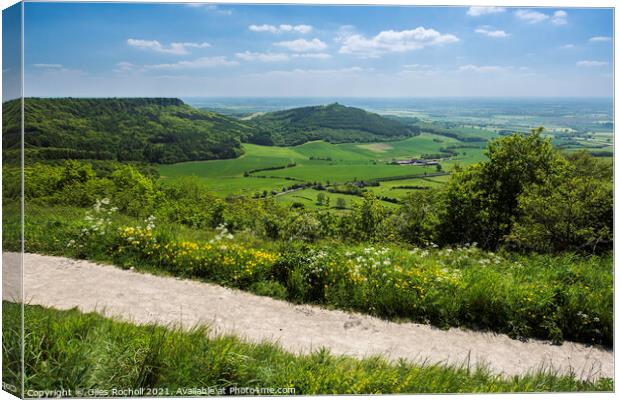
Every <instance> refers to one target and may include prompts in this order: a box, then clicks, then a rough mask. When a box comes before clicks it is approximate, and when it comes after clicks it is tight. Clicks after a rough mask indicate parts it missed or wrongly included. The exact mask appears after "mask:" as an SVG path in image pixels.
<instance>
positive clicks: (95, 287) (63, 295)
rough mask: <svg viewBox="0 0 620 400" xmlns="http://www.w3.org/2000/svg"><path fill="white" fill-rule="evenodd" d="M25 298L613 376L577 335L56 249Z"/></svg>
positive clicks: (249, 332) (503, 365) (258, 332)
mask: <svg viewBox="0 0 620 400" xmlns="http://www.w3.org/2000/svg"><path fill="white" fill-rule="evenodd" d="M18 257H19V254H18V253H3V261H4V263H3V264H4V267H3V279H4V284H3V289H4V290H3V298H4V299H7V300H12V299H14V298H15V297H16V295H17V293H18V289H17V288H18V287H19V274H17V273H16V272H17V269H16V268H11V265H15V263H16V261H17V260H18ZM24 268H25V271H24V299H25V301H26V303H27V304H39V305H43V306H48V307H55V308H58V309H69V308H73V307H78V308H79V309H80V310H81V311H84V312H89V311H96V312H99V313H101V314H103V315H105V316H113V317H118V318H121V319H124V320H129V321H133V322H136V323H151V322H153V323H158V324H163V325H177V326H178V325H181V326H182V327H190V326H193V325H195V324H209V325H211V327H212V329H213V332H214V333H231V334H234V335H237V336H239V337H241V338H244V339H246V340H249V341H255V342H258V341H263V340H268V341H272V342H278V343H279V344H280V345H281V346H282V347H284V348H285V349H287V350H289V351H293V352H308V351H311V350H315V349H318V348H320V347H326V348H328V349H330V350H331V351H332V352H333V353H335V354H347V355H351V356H355V357H363V356H368V355H374V354H381V355H383V356H386V357H388V358H390V359H398V358H406V359H409V360H411V361H424V360H426V361H428V362H433V363H435V362H448V363H453V364H454V363H456V364H458V363H467V362H468V361H469V362H470V364H471V365H472V366H473V365H475V364H476V363H478V362H480V363H485V364H486V365H488V366H489V367H490V368H491V369H492V370H493V371H494V372H496V373H502V374H506V375H520V374H524V373H526V372H528V371H532V370H536V369H538V368H540V367H545V368H552V369H554V370H557V371H560V372H562V373H566V372H568V371H571V370H572V371H574V372H575V373H576V374H577V376H579V377H581V378H583V379H593V378H598V377H613V370H614V359H613V351H612V350H609V349H602V348H598V347H592V346H586V345H582V344H579V343H571V342H565V343H564V344H562V345H561V346H555V345H551V344H549V343H548V342H545V341H538V340H529V341H528V342H521V341H518V340H512V339H510V338H509V337H508V336H506V335H498V334H493V333H487V332H476V331H468V330H462V329H457V328H453V329H450V330H447V331H446V330H440V329H436V328H433V327H431V326H428V325H422V324H415V323H394V322H388V321H384V320H381V319H378V318H374V317H370V316H365V315H361V314H357V313H350V312H343V311H335V310H326V309H323V308H320V307H314V306H298V305H292V304H290V303H287V302H285V301H278V300H274V299H271V298H268V297H261V296H256V295H253V294H250V293H246V292H242V291H239V290H232V289H227V288H224V287H221V286H218V285H213V284H207V283H201V282H196V281H191V280H181V279H175V278H170V277H161V276H154V275H150V274H143V273H138V272H134V271H128V270H123V269H120V268H117V267H114V266H109V265H99V264H95V263H92V262H88V261H78V260H72V259H68V258H62V257H52V256H43V255H38V254H26V255H25V256H24Z"/></svg>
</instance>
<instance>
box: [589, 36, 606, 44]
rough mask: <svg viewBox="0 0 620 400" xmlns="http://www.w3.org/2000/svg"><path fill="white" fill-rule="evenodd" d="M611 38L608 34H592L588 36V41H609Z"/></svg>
mask: <svg viewBox="0 0 620 400" xmlns="http://www.w3.org/2000/svg"><path fill="white" fill-rule="evenodd" d="M609 41H611V38H610V37H609V36H593V37H591V38H590V42H593V43H595V42H609Z"/></svg>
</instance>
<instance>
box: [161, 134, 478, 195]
mask: <svg viewBox="0 0 620 400" xmlns="http://www.w3.org/2000/svg"><path fill="white" fill-rule="evenodd" d="M459 146H468V148H459ZM472 146H475V145H472V144H469V145H468V144H464V143H463V142H460V141H459V140H456V139H453V138H449V137H445V136H440V135H435V134H430V133H424V134H421V135H419V136H415V137H411V138H408V139H406V140H398V141H392V142H380V143H364V144H359V143H344V144H331V143H327V142H324V141H313V142H308V143H305V144H303V145H299V146H291V147H277V146H260V145H254V144H244V145H243V149H244V151H245V153H244V154H243V155H242V156H241V157H239V158H236V159H228V160H211V161H196V162H185V163H178V164H172V165H161V166H160V167H159V171H160V173H161V175H162V177H164V178H167V179H172V178H178V177H183V176H196V177H200V178H202V179H203V181H204V183H205V185H206V186H207V187H208V188H209V189H210V190H212V191H213V192H215V193H218V194H220V195H222V196H229V195H254V194H262V193H263V192H265V191H266V192H268V193H271V192H272V191H275V192H278V193H281V194H282V195H281V196H279V197H280V198H279V200H280V201H287V202H296V201H299V202H302V203H304V204H306V205H310V204H309V203H313V202H314V201H315V200H316V193H314V192H316V191H315V190H311V189H308V190H307V191H306V192H305V193H304V194H303V195H302V194H300V193H299V191H297V192H293V193H282V192H287V191H288V190H290V188H289V187H290V186H291V185H294V184H298V185H299V184H309V183H320V184H322V185H330V184H344V183H347V182H356V181H369V180H375V179H378V180H384V179H385V180H389V182H390V183H389V184H387V183H385V185H386V188H388V189H385V190H384V188H383V185H384V183H382V184H381V186H380V187H371V188H369V190H373V191H376V192H377V193H378V194H381V195H384V196H389V197H402V196H403V195H404V194H405V193H406V190H404V189H401V190H398V192H399V194H398V195H397V196H392V195H393V194H394V193H389V194H388V192H389V191H390V190H389V188H391V187H394V186H407V185H411V186H429V184H428V182H425V183H420V184H418V183H411V182H410V181H409V180H410V179H412V178H417V177H424V175H426V174H433V173H436V172H437V167H436V166H434V165H431V166H417V165H416V166H414V165H393V164H391V162H392V161H394V160H404V159H411V158H420V157H422V156H424V155H427V156H429V155H434V156H437V158H438V159H440V163H441V164H442V167H443V168H444V169H446V170H449V169H451V168H452V167H453V166H454V164H455V163H461V164H469V163H472V162H476V161H479V160H480V159H482V157H483V156H482V149H481V148H469V147H472ZM446 148H451V151H453V152H455V153H456V155H453V156H451V157H450V153H446V152H442V150H445V149H446ZM452 148H453V149H452ZM452 154H454V153H452ZM441 155H444V157H442V158H439V156H441ZM391 179H395V180H394V181H392V180H391ZM396 180H397V181H398V182H401V184H400V185H399V184H396V183H394V182H396ZM438 182H441V181H438ZM437 184H441V183H436V184H434V186H436V185H437ZM273 194H275V193H273ZM334 196H335V195H334ZM305 197H307V198H311V199H312V202H310V201H309V200H306V199H305ZM332 197H333V196H332ZM339 197H344V198H345V199H347V200H352V199H354V198H355V197H356V196H351V195H339Z"/></svg>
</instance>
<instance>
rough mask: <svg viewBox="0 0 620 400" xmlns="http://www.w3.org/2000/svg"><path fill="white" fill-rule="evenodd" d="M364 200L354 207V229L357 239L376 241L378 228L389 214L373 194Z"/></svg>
mask: <svg viewBox="0 0 620 400" xmlns="http://www.w3.org/2000/svg"><path fill="white" fill-rule="evenodd" d="M362 196H363V198H364V200H363V201H362V202H361V203H356V204H355V205H354V207H353V228H354V232H353V234H354V235H355V239H358V240H374V239H376V237H377V227H378V226H379V224H380V223H381V221H382V220H383V218H384V217H385V216H386V214H387V210H386V209H385V207H383V206H382V205H381V202H380V201H379V200H378V199H377V197H376V196H375V195H374V193H372V192H366V193H364V194H363V195H362Z"/></svg>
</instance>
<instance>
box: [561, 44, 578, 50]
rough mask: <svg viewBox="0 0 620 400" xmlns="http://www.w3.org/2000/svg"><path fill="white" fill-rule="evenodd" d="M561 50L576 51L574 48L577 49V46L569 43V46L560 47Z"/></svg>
mask: <svg viewBox="0 0 620 400" xmlns="http://www.w3.org/2000/svg"><path fill="white" fill-rule="evenodd" d="M560 48H561V49H565V50H566V49H574V48H575V45H574V44H572V43H568V44H565V45H563V46H560Z"/></svg>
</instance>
